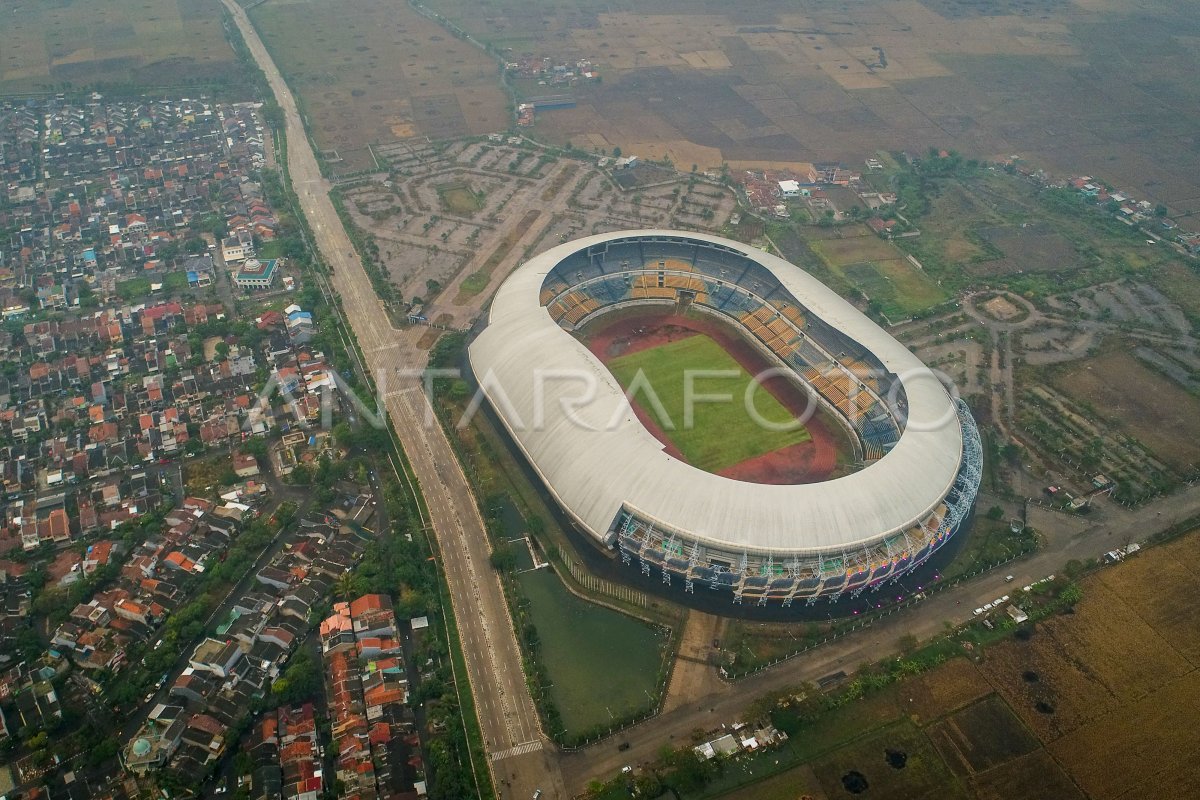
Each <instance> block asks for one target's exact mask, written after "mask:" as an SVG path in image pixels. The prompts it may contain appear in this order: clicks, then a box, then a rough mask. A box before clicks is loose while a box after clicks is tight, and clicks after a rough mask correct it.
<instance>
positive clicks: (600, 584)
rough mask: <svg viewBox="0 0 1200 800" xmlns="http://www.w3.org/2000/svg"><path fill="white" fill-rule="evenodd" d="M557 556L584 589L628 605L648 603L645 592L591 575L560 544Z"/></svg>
mask: <svg viewBox="0 0 1200 800" xmlns="http://www.w3.org/2000/svg"><path fill="white" fill-rule="evenodd" d="M558 557H559V558H560V559H562V562H563V564H564V565H565V566H566V568H567V572H570V573H571V577H572V578H574V579H575V581H576V582H577V583H578V584H579V585H580V586H582V587H583V588H584V589H587V590H588V591H592V592H598V593H600V594H605V595H608V596H609V597H615V598H617V599H618V600H622V601H624V602H626V603H629V604H630V605H635V606H638V607H639V608H646V607H647V606H648V605H650V599H649V598H648V597H647V596H646V594H645V592H641V591H638V590H637V589H634V588H632V587H629V586H624V585H622V584H619V583H612V582H610V581H606V580H604V579H603V578H597V577H596V576H595V575H592V574H591V573H589V572H587V571H586V570H584V569H583V567H580V566H579V565H578V564H576V563H575V560H574V559H572V558H571V557H570V556H569V555H568V554H567V553H566V551H565V550H563V548H562V547H561V546H559V547H558Z"/></svg>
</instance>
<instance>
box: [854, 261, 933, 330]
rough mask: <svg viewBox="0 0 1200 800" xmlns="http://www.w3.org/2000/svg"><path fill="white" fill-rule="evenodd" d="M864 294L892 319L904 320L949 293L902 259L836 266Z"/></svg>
mask: <svg viewBox="0 0 1200 800" xmlns="http://www.w3.org/2000/svg"><path fill="white" fill-rule="evenodd" d="M834 269H836V270H838V271H840V272H841V273H842V274H843V275H844V276H845V277H846V279H847V280H848V281H849V282H850V283H851V284H852V285H854V286H855V287H856V288H857V289H858V290H859V291H861V292H862V293H863V294H865V295H866V296H867V297H868V298H870V300H869V304H870V306H871V308H872V309H873V310H876V311H878V312H880V313H882V314H884V315H885V316H887V317H888V319H891V320H901V319H905V318H907V317H911V316H913V315H915V314H919V313H920V312H922V311H927V310H929V309H930V308H933V307H934V306H937V305H940V304H941V303H944V302H945V301H946V298H947V295H946V293H945V292H944V291H942V289H941V288H940V287H939V286H938V285H937V284H935V283H933V282H932V281H930V280H929V279H928V278H927V277H925V276H924V275H922V274H921V273H920V272H918V271H917V270H916V269H915V268H913V267H911V266H909V265H908V264H907V262H905V261H903V260H892V261H880V262H870V261H864V262H860V263H858V264H849V265H847V266H845V267H841V268H838V267H835V268H834Z"/></svg>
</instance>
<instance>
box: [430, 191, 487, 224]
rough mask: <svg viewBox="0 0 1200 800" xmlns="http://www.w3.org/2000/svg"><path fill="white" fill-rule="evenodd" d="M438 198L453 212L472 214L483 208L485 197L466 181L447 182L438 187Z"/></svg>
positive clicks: (465, 214) (464, 214) (462, 214)
mask: <svg viewBox="0 0 1200 800" xmlns="http://www.w3.org/2000/svg"><path fill="white" fill-rule="evenodd" d="M437 193H438V199H439V200H441V201H442V205H443V206H444V207H445V209H446V210H447V211H449V212H450V213H451V214H459V215H461V216H468V217H469V216H470V215H472V214H474V213H475V212H476V211H478V210H479V209H481V208H483V197H482V196H480V195H479V194H477V193H476V192H475V191H474V190H473V189H472V188H471V187H470V186H468V185H467V184H465V183H447V184H444V185H442V186H438V187H437Z"/></svg>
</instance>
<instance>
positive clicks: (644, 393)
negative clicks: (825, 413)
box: [608, 333, 809, 472]
mask: <svg viewBox="0 0 1200 800" xmlns="http://www.w3.org/2000/svg"><path fill="white" fill-rule="evenodd" d="M608 366H609V369H611V370H612V373H613V375H614V376H616V378H617V380H618V381H620V383H621V385H622V386H624V387H626V389H630V388H631V387H633V388H634V389H635V391H636V390H637V389H641V391H636V394H634V397H633V401H634V402H635V403H637V404H638V405H640V406H641V407H642V408H643V409H646V410H647V411H648V412H649V413H650V415H651V418H652V419H653V420H654V421H655V422H656V423H657V425H658V426H659V427H660V428H661V429H662V430H664V431H666V435H667V437H668V439H669V440H670V441H671V442H672V443H673V444H675V445H676V446H677V447H678V448H679V451H680V453H682V455H683V457H684V459H685V460H687V462H688V463H689V464H693V465H694V466H697V467H699V468H700V469H703V470H706V471H709V472H718V471H720V470H722V469H725V468H727V467H732V466H734V465H736V464H739V463H741V462H743V461H746V460H748V459H751V458H754V457H756V456H760V455H765V454H766V453H770V452H772V451H774V450H778V449H780V448H783V447H787V446H789V445H793V444H800V443H802V442H804V441H807V440H808V438H809V436H808V432H807V430H805V428H804V427H803V425H799V424H797V425H796V426H795V427H794V428H793V429H791V430H783V431H780V430H772V429H771V428H768V427H766V426H765V425H762V424H760V423H759V422H757V421H756V420H755V419H754V418H753V417H752V416H751V415H750V414H749V413H748V412H747V409H746V407H745V406H744V405H743V402H742V398H744V397H745V396H746V389H747V387H748V386H749V385H750V383H751V381H752V377H751V376H750V374H749V373H747V372H746V371H745V370H744V369H742V367H741V365H740V364H738V362H737V361H736V360H734V358H733V357H732V356H731V355H729V354H728V353H726V352H725V350H724V349H723V348H722V347H721V346H720V345H719V344H717V343H716V342H715V341H713V340H712V339H710V338H708V337H707V336H705V335H703V334H698V333H694V334H692V335H689V336H686V337H685V338H682V339H679V340H677V341H674V342H670V343H668V344H663V345H660V346H658V347H652V348H648V349H645V350H641V351H638V352H636V353H629V354H627V355H623V356H618V357H616V358H614V359H612V360H611V361H610V362H609V364H608ZM693 392H695V393H703V394H711V395H719V396H722V397H725V396H727V397H728V400H727V401H726V400H722V401H721V402H694V399H693V396H692V393H693ZM654 398H657V401H656V400H655V399H654ZM755 406H756V407H757V409H758V413H759V414H761V415H762V418H763V419H764V420H766V421H767V422H768V423H770V424H771V425H773V426H784V425H787V424H788V423H790V422H792V420H793V417H792V416H791V414H789V413H788V412H787V409H785V408H784V407H783V406H782V405H781V404H780V403H779V401H778V400H776V399H775V398H774V397H773V396H771V395H770V394H769V393H767V392H759V393H756V395H755Z"/></svg>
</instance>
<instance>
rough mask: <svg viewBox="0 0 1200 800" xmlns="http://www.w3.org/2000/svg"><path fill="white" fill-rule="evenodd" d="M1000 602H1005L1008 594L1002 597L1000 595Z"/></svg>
mask: <svg viewBox="0 0 1200 800" xmlns="http://www.w3.org/2000/svg"><path fill="white" fill-rule="evenodd" d="M1000 602H1001V603H1007V602H1008V595H1004V597H1001V598H1000Z"/></svg>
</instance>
